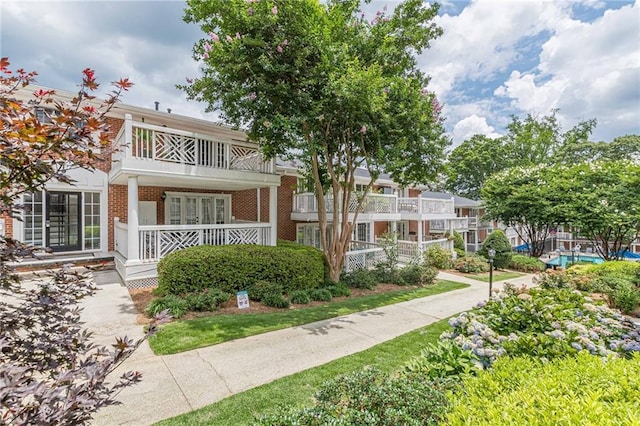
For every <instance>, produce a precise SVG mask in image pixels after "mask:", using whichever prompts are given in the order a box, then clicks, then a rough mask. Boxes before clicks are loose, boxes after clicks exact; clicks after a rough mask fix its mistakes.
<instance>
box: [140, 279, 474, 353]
mask: <svg viewBox="0 0 640 426" xmlns="http://www.w3.org/2000/svg"><path fill="white" fill-rule="evenodd" d="M465 287H468V285H467V284H462V283H457V282H453V281H446V280H439V281H438V282H437V284H434V285H431V286H428V287H420V288H417V289H406V290H398V291H393V292H389V293H380V294H373V295H370V296H362V297H357V298H348V299H345V300H341V301H338V302H327V303H326V304H323V305H318V306H313V307H309V308H303V309H292V310H283V311H282V312H274V313H266V314H242V315H213V316H210V317H202V318H195V319H191V320H183V321H175V322H172V323H170V324H166V325H164V326H163V327H162V328H161V329H160V331H159V332H158V334H157V335H155V336H153V337H151V338H150V339H149V344H150V345H151V348H152V349H153V351H154V352H155V353H156V354H157V355H167V354H175V353H178V352H184V351H188V350H191V349H197V348H202V347H206V346H211V345H216V344H218V343H222V342H227V341H230V340H235V339H240V338H243V337H248V336H253V335H256V334H261V333H266V332H269V331H275V330H281V329H283V328H288V327H294V326H297V325H304V324H309V323H312V322H315V321H321V320H324V319H329V318H335V317H339V316H342V315H347V314H351V313H353V312H361V311H366V310H369V309H374V308H378V307H381V306H386V305H392V304H394V303H399V302H404V301H407V300H412V299H417V298H420V297H426V296H433V295H435V294H439V293H444V292H447V291H452V290H457V289H460V288H465Z"/></svg>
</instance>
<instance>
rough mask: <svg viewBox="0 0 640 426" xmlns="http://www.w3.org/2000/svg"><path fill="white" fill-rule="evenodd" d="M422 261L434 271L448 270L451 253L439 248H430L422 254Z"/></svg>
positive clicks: (450, 264)
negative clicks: (434, 269)
mask: <svg viewBox="0 0 640 426" xmlns="http://www.w3.org/2000/svg"><path fill="white" fill-rule="evenodd" d="M424 261H425V263H426V264H427V266H431V267H432V268H436V269H449V268H451V266H453V265H452V261H451V251H449V250H447V249H446V248H444V247H440V246H431V247H429V248H428V249H427V251H426V252H425V254H424Z"/></svg>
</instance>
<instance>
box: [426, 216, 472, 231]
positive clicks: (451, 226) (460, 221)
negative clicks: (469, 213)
mask: <svg viewBox="0 0 640 426" xmlns="http://www.w3.org/2000/svg"><path fill="white" fill-rule="evenodd" d="M468 229H469V219H468V218H466V217H459V218H455V219H439V220H430V221H429V231H432V232H446V231H466V230H468Z"/></svg>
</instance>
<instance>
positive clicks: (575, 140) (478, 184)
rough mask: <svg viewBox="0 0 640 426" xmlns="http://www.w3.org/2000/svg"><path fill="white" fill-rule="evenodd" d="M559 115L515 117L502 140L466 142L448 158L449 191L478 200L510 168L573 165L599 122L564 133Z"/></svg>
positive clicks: (588, 122) (478, 138)
mask: <svg viewBox="0 0 640 426" xmlns="http://www.w3.org/2000/svg"><path fill="white" fill-rule="evenodd" d="M556 113H557V111H556V110H552V111H551V112H550V113H549V114H548V115H544V116H542V117H536V116H533V115H532V114H527V116H526V117H525V118H524V119H522V118H520V117H517V116H515V115H514V116H512V117H511V122H510V123H509V125H508V126H507V133H506V134H505V135H504V136H503V137H501V138H496V139H491V138H488V137H486V136H482V135H475V136H473V137H471V138H470V139H468V140H466V141H464V142H463V143H462V144H461V145H459V146H458V147H456V148H455V149H454V150H453V151H452V152H451V154H450V155H449V157H448V160H447V168H446V170H447V183H446V187H447V189H448V190H449V191H451V192H453V193H455V194H458V195H462V196H465V197H469V198H472V199H479V198H480V191H481V188H482V185H483V184H484V182H485V181H486V179H487V178H489V177H490V176H491V175H492V174H494V173H497V172H499V171H502V170H506V169H508V168H510V167H517V166H521V167H527V166H533V165H536V164H562V163H565V162H567V161H570V160H568V159H569V158H570V157H571V156H572V155H573V153H574V151H575V150H577V148H578V147H583V146H584V145H585V144H588V143H589V142H588V138H589V135H590V134H591V132H592V131H593V129H594V128H595V125H596V120H595V119H591V120H586V121H582V122H580V123H578V124H577V125H576V126H574V127H572V128H571V129H569V130H568V131H566V132H563V131H562V127H561V126H560V123H559V122H558V119H557V117H556ZM586 148H590V146H586ZM586 148H585V149H586ZM575 152H577V151H575ZM589 152H590V151H589ZM585 155H587V154H585Z"/></svg>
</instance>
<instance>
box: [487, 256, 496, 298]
mask: <svg viewBox="0 0 640 426" xmlns="http://www.w3.org/2000/svg"><path fill="white" fill-rule="evenodd" d="M495 256H496V251H495V250H494V249H489V299H491V293H492V290H493V288H492V287H493V258H494V257H495Z"/></svg>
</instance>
